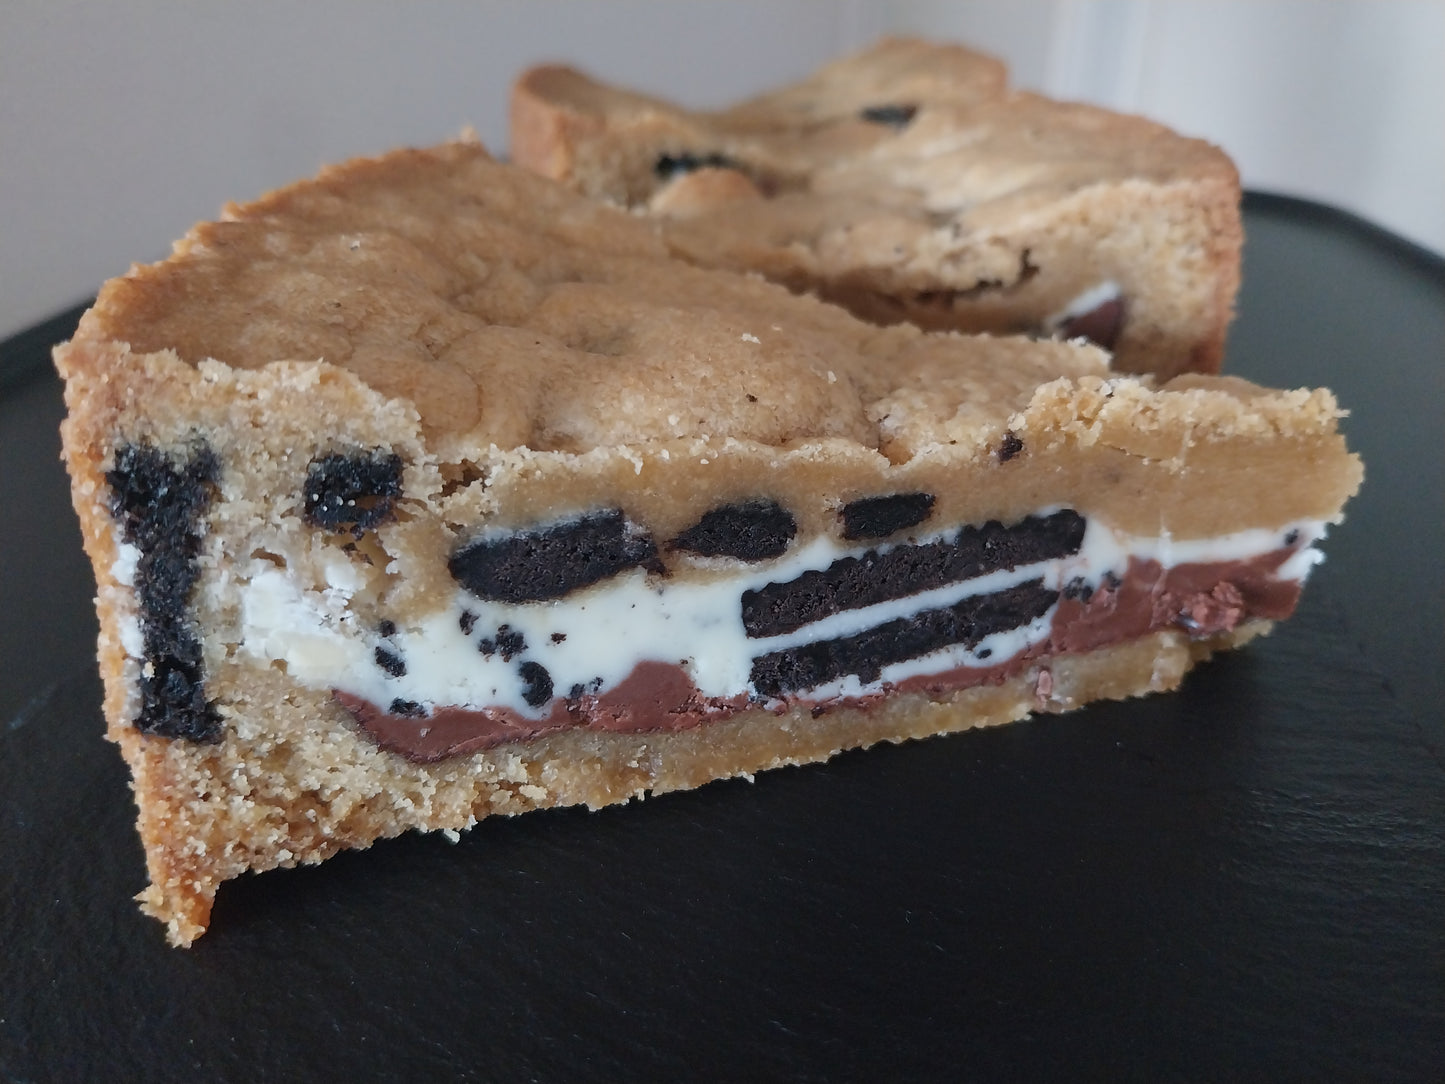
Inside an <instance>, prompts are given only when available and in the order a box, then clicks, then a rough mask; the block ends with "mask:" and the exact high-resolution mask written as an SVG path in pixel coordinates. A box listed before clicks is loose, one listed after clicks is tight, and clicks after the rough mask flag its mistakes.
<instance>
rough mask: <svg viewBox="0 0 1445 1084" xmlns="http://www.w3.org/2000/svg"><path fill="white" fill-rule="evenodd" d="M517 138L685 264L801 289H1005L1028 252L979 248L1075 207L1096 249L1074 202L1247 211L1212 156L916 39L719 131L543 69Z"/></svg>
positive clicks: (964, 53) (525, 79) (835, 67)
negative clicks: (1095, 195)
mask: <svg viewBox="0 0 1445 1084" xmlns="http://www.w3.org/2000/svg"><path fill="white" fill-rule="evenodd" d="M512 132H513V136H512V140H513V143H512V157H513V160H514V161H517V162H519V163H521V164H523V165H527V166H528V167H529V168H532V169H535V170H537V171H538V172H541V173H543V174H545V175H547V176H550V177H554V178H557V179H560V180H564V181H566V182H567V183H569V184H572V185H574V186H576V187H578V188H579V190H581V191H584V192H587V193H588V194H590V195H594V196H600V197H604V198H607V199H611V200H613V201H614V202H617V203H621V204H623V205H626V206H629V207H643V208H646V209H648V210H650V211H652V212H654V213H656V214H659V215H662V216H665V217H667V218H669V219H671V220H672V224H671V229H670V231H669V239H670V240H671V242H672V243H673V245H674V246H675V248H676V250H677V251H678V252H680V253H681V254H684V255H703V254H705V255H706V256H707V262H710V263H712V264H714V265H723V266H737V267H751V268H755V269H758V270H761V271H763V272H764V273H765V274H767V275H768V276H769V277H771V278H774V279H775V280H778V281H782V282H786V283H788V284H789V285H803V284H805V283H807V282H809V281H814V280H817V279H819V278H824V279H829V280H834V281H839V280H841V281H846V280H848V279H849V278H850V277H853V278H857V279H858V280H860V283H862V282H866V284H867V285H868V286H869V287H870V288H873V289H877V290H882V291H888V292H907V291H917V290H924V289H936V288H938V287H940V286H943V287H947V288H955V289H969V288H973V287H977V286H979V285H980V284H989V285H991V286H993V287H998V286H1004V287H1007V286H1008V285H1010V284H1011V283H1013V282H1015V281H1016V280H1018V279H1019V276H1020V274H1026V273H1027V269H1026V268H1025V269H1021V267H1020V260H1019V253H1018V251H1017V249H1016V247H1014V246H1011V245H1004V244H999V245H996V246H992V247H990V246H989V245H988V244H986V243H981V240H982V241H985V242H986V241H987V239H988V237H989V236H990V235H991V234H993V233H996V232H1001V231H1003V230H1005V229H1007V230H1010V231H1012V232H1013V233H1014V234H1015V235H1017V234H1018V233H1019V231H1020V230H1022V231H1023V232H1025V233H1027V231H1028V229H1029V227H1030V223H1031V221H1033V220H1039V219H1040V218H1041V216H1042V215H1043V213H1044V212H1045V211H1049V212H1050V213H1051V214H1052V215H1053V216H1054V217H1055V218H1057V217H1058V213H1059V211H1060V208H1061V207H1063V219H1064V222H1063V228H1066V229H1084V230H1085V231H1087V229H1088V226H1087V224H1086V223H1084V222H1083V221H1082V219H1084V218H1085V217H1087V213H1086V212H1084V211H1082V210H1080V211H1078V212H1077V213H1074V212H1070V211H1069V210H1068V209H1067V204H1068V201H1069V200H1070V198H1071V197H1073V196H1075V195H1077V194H1080V193H1083V192H1085V191H1088V190H1094V191H1102V190H1108V189H1111V188H1119V187H1120V186H1128V185H1139V186H1145V187H1149V188H1154V189H1158V188H1169V187H1171V186H1178V187H1180V188H1182V189H1186V190H1187V189H1213V190H1216V191H1218V192H1222V193H1224V194H1225V195H1226V197H1227V198H1228V199H1237V195H1238V187H1239V181H1238V173H1237V171H1236V170H1235V168H1234V165H1233V163H1232V162H1231V161H1230V160H1229V158H1228V157H1227V156H1226V155H1225V154H1224V153H1223V152H1222V151H1220V150H1219V149H1218V148H1217V147H1214V146H1212V145H1210V144H1208V143H1206V142H1204V141H1202V140H1197V139H1190V138H1186V137H1184V136H1181V135H1178V134H1177V133H1175V132H1173V131H1171V130H1170V129H1168V128H1165V127H1164V126H1163V125H1160V124H1156V123H1154V122H1152V121H1149V120H1146V119H1145V118H1143V117H1137V116H1129V115H1124V114H1119V113H1113V112H1109V111H1107V110H1103V109H1098V108H1095V107H1092V106H1087V105H1081V104H1072V103H1065V102H1057V101H1053V100H1050V99H1047V98H1043V97H1040V96H1039V95H1035V94H1029V93H1024V92H1010V91H1008V90H1006V88H1005V86H1004V74H1003V68H1002V65H1000V64H998V62H997V61H992V60H991V59H990V58H988V57H984V56H982V55H980V54H978V53H974V52H971V51H970V50H967V49H963V48H961V47H959V46H952V45H941V44H933V43H929V42H922V41H914V40H908V39H887V40H885V41H883V42H882V43H880V44H879V45H877V46H875V47H874V48H872V49H869V50H867V51H865V52H862V53H859V54H857V55H855V56H852V57H847V58H844V59H842V60H839V61H836V62H834V63H833V64H830V65H828V66H826V67H824V68H822V69H820V71H819V72H818V73H816V74H815V75H814V76H813V77H811V78H810V79H808V80H805V81H804V82H802V83H799V84H796V85H794V86H792V87H789V88H785V89H784V90H781V91H778V92H776V93H774V94H771V95H764V96H763V97H760V98H757V99H753V100H751V101H749V102H745V103H743V104H742V105H740V106H737V107H735V108H734V109H731V110H726V111H722V112H716V113H707V112H693V111H688V110H684V109H680V108H678V107H676V106H670V105H668V104H666V103H664V102H661V101H658V100H656V99H653V98H648V97H645V96H641V95H634V94H631V93H630V92H627V91H622V90H618V89H616V88H612V87H608V86H605V85H604V84H601V83H598V82H597V81H595V80H592V79H590V78H589V77H587V76H586V75H583V74H582V73H580V72H577V71H574V70H572V69H569V68H563V67H557V66H545V67H539V68H534V69H532V70H531V71H529V72H526V73H524V74H523V75H522V76H521V77H520V78H519V79H518V81H517V83H516V85H515V87H514V89H513V102H512ZM1119 195H1120V198H1121V199H1123V200H1125V201H1127V200H1128V198H1129V194H1128V192H1127V191H1125V190H1123V189H1121V190H1120V192H1119ZM1119 209H1120V210H1124V209H1127V208H1126V206H1125V205H1121V207H1120V208H1119ZM1049 228H1051V229H1058V228H1060V225H1059V223H1058V222H1057V221H1051V222H1050V223H1049Z"/></svg>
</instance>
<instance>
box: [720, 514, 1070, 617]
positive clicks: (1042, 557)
mask: <svg viewBox="0 0 1445 1084" xmlns="http://www.w3.org/2000/svg"><path fill="white" fill-rule="evenodd" d="M1084 527H1085V521H1084V517H1082V516H1081V515H1079V514H1078V513H1077V512H1074V511H1072V510H1069V509H1064V510H1062V511H1059V512H1055V513H1053V514H1052V515H1049V516H1029V517H1028V518H1027V519H1024V520H1021V521H1020V522H1018V523H1015V524H1012V525H1011V526H1004V525H1003V524H1002V523H999V522H998V521H997V520H990V521H989V522H988V523H985V524H983V525H982V526H978V527H973V526H970V527H963V528H960V529H959V531H958V532H957V533H956V534H954V535H953V536H952V537H950V538H943V539H940V540H938V541H936V542H926V543H917V544H912V545H900V546H894V547H892V548H891V549H888V550H869V551H868V552H867V553H864V554H862V555H861V556H858V557H842V558H839V559H838V560H837V561H834V562H833V563H832V564H831V565H829V566H828V567H827V568H825V569H820V570H817V571H812V572H805V573H803V574H802V575H801V576H798V577H797V578H796V579H792V580H788V581H786V582H782V583H776V582H775V583H769V584H765V585H764V586H762V587H760V588H758V589H756V590H753V591H746V592H744V593H743V597H742V617H743V628H744V629H745V630H746V632H747V634H748V635H749V636H751V637H764V636H778V635H781V634H783V633H787V632H792V631H794V630H796V629H800V628H802V627H803V626H804V625H807V624H810V623H812V622H814V621H818V620H820V619H822V618H824V617H827V616H829V615H830V614H835V613H838V612H840V611H842V610H851V609H857V608H859V607H862V606H872V605H874V604H875V603H879V602H887V601H888V600H890V599H897V598H906V597H907V596H909V595H913V594H917V593H918V592H920V591H927V590H931V589H932V588H935V587H943V586H945V585H946V584H950V583H958V582H960V581H962V580H967V579H972V578H973V577H975V576H981V575H983V574H984V573H986V572H994V571H996V570H998V569H1006V568H1017V567H1018V566H1019V565H1026V564H1033V563H1034V562H1035V561H1046V560H1051V559H1053V558H1056V557H1065V556H1068V555H1070V554H1074V553H1077V552H1078V551H1079V546H1080V544H1081V543H1082V542H1083V540H1084Z"/></svg>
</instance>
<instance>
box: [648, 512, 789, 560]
mask: <svg viewBox="0 0 1445 1084" xmlns="http://www.w3.org/2000/svg"><path fill="white" fill-rule="evenodd" d="M797 533H798V523H797V520H795V519H794V518H793V515H792V513H791V512H789V511H788V510H787V509H786V508H784V507H783V506H782V505H780V504H778V503H777V502H775V501H749V502H747V503H745V504H727V505H723V506H722V507H720V508H714V509H712V510H711V511H709V512H705V513H704V514H703V517H702V518H701V519H700V520H698V521H697V522H696V523H694V524H693V525H692V526H691V527H689V528H688V529H687V530H685V531H683V532H682V533H681V534H679V535H678V536H677V537H676V538H674V539H673V540H672V542H671V547H672V548H673V549H679V550H686V551H688V552H689V553H696V554H699V555H700V556H703V557H735V558H737V559H738V560H740V561H765V560H767V559H769V558H771V557H779V556H781V555H782V554H783V553H784V552H785V551H786V550H787V548H788V545H789V544H790V543H791V542H792V541H793V538H794V536H795V535H796V534H797Z"/></svg>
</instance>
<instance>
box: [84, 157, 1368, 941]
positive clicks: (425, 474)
mask: <svg viewBox="0 0 1445 1084" xmlns="http://www.w3.org/2000/svg"><path fill="white" fill-rule="evenodd" d="M56 362H57V365H58V366H59V369H60V371H61V373H62V374H63V375H64V377H65V380H66V399H67V403H68V407H69V416H68V419H67V420H66V422H65V425H64V433H63V436H64V446H65V456H66V462H67V465H68V468H69V471H70V474H71V478H72V481H73V494H74V501H75V506H76V509H77V511H78V512H79V515H80V519H81V523H82V526H83V530H84V538H85V545H86V549H87V552H88V554H89V556H90V558H91V560H92V562H93V564H94V568H95V573H96V579H97V583H98V598H97V606H98V610H99V614H100V619H101V634H100V661H101V671H102V674H103V676H104V679H105V689H106V696H105V712H106V718H107V721H108V727H109V735H110V737H111V738H112V739H113V740H114V741H116V742H117V743H119V745H120V747H121V749H122V751H123V753H124V755H125V758H126V760H127V761H128V763H129V764H130V767H131V770H132V773H133V776H134V781H135V796H136V801H137V805H138V807H139V828H140V834H141V838H142V840H143V842H144V844H145V850H146V857H147V863H148V867H149V872H150V878H151V886H150V887H149V888H148V889H147V890H146V892H145V893H144V894H143V897H142V899H143V904H144V907H145V909H146V910H147V911H148V912H149V913H151V914H153V915H155V916H157V917H159V918H161V919H163V920H164V921H166V922H167V923H168V924H169V929H170V936H171V938H172V940H173V941H175V942H176V943H180V944H188V943H189V942H191V941H192V940H193V939H194V938H195V937H197V936H199V935H200V934H201V933H202V932H203V931H204V929H205V927H206V924H207V921H208V916H209V913H210V909H211V903H212V900H213V898H214V896H215V893H216V891H217V888H218V886H219V885H220V884H221V882H223V881H224V880H226V879H227V878H230V877H234V876H236V875H238V874H239V873H241V872H243V871H245V870H260V869H268V868H271V867H275V866H287V865H294V864H296V863H298V862H314V861H319V860H320V859H323V858H325V857H326V856H328V855H330V854H332V853H334V852H335V851H336V850H338V849H339V848H342V847H357V846H365V845H367V844H368V843H370V842H372V841H373V840H375V839H377V838H380V837H383V836H389V835H394V834H397V833H400V832H403V831H406V830H408V829H429V830H438V829H440V830H447V831H455V830H459V829H463V828H467V827H469V826H471V825H472V824H474V823H475V822H476V821H477V820H478V819H480V818H482V817H485V816H488V815H490V814H493V813H517V812H521V811H524V810H528V809H534V808H538V807H545V806H553V805H561V804H575V803H582V804H586V805H589V806H593V807H596V806H602V805H606V804H608V803H613V802H621V801H625V800H628V799H630V798H634V797H638V796H642V795H646V794H650V793H651V794H656V793H660V792H665V791H671V790H677V789H682V788H687V787H693V786H697V785H699V784H701V783H704V782H706V781H708V780H711V779H717V778H722V777H727V776H735V775H748V774H751V773H754V772H758V771H760V770H763V769H765V768H769V767H773V766H777V765H783V764H797V763H804V762H809V761H816V760H821V759H823V758H826V757H828V756H830V755H832V754H833V753H835V752H837V751H839V750H841V749H846V748H850V747H857V746H863V745H868V744H870V743H873V742H877V741H883V740H888V741H899V740H903V739H907V738H913V737H922V736H925V735H931V734H938V733H943V732H947V731H955V730H963V729H966V728H969V727H973V726H979V725H984V724H990V723H997V722H1003V721H1006V720H1010V719H1016V718H1019V717H1021V716H1024V715H1026V714H1028V713H1030V712H1033V711H1040V710H1045V711H1055V710H1063V709H1067V708H1071V707H1074V706H1077V705H1079V704H1082V703H1084V702H1086V701H1089V700H1091V699H1095V698H1099V697H1123V696H1131V695H1135V694H1139V693H1144V692H1150V691H1156V690H1162V689H1167V688H1170V687H1172V686H1174V685H1175V684H1176V683H1177V682H1178V681H1179V680H1180V678H1181V676H1182V675H1183V673H1184V672H1185V671H1186V670H1187V669H1188V668H1189V667H1190V666H1191V665H1192V664H1193V663H1194V662H1195V661H1197V660H1199V659H1201V658H1203V657H1205V656H1207V655H1208V654H1209V653H1211V652H1212V651H1215V650H1217V649H1220V648H1223V647H1230V646H1233V645H1235V644H1238V643H1240V642H1242V641H1243V640H1245V639H1247V638H1249V637H1250V636H1253V635H1255V634H1256V633H1258V632H1260V631H1262V630H1264V629H1265V628H1267V627H1268V624H1269V622H1271V621H1273V620H1276V619H1278V618H1281V617H1284V616H1286V615H1287V614H1288V613H1289V612H1290V610H1291V608H1292V607H1293V605H1294V602H1295V598H1296V596H1297V594H1298V592H1299V590H1300V586H1301V584H1302V583H1303V582H1304V580H1305V578H1306V576H1307V574H1308V572H1309V570H1310V568H1311V566H1312V564H1313V563H1314V562H1315V561H1316V560H1317V559H1318V556H1319V554H1318V550H1317V548H1316V546H1317V543H1318V541H1319V539H1320V537H1321V536H1322V534H1323V532H1324V530H1325V527H1326V525H1327V524H1328V523H1330V522H1332V521H1335V520H1337V519H1338V518H1339V516H1340V512H1341V507H1342V505H1343V503H1344V501H1345V500H1346V498H1347V497H1348V496H1349V494H1350V493H1352V492H1353V490H1354V489H1355V487H1356V485H1357V484H1358V481H1359V478H1360V466H1359V463H1358V461H1357V460H1356V459H1355V457H1354V456H1352V455H1351V454H1349V453H1348V452H1347V450H1346V449H1345V446H1344V443H1343V441H1342V439H1341V437H1340V435H1339V433H1338V426H1337V419H1338V416H1339V411H1338V409H1337V408H1336V405H1335V403H1334V400H1333V399H1332V398H1331V396H1330V395H1329V393H1328V392H1325V391H1304V390H1301V391H1289V392H1277V391H1269V390H1266V389H1262V388H1258V387H1255V386H1253V385H1251V384H1248V383H1245V382H1243V381H1240V380H1234V379H1225V378H1217V377H1207V376H1186V377H1181V378H1178V379H1175V380H1172V381H1170V382H1168V383H1166V384H1162V385H1157V386H1156V384H1155V383H1154V382H1153V380H1152V378H1139V377H1132V376H1125V375H1119V374H1116V373H1114V372H1112V371H1111V369H1110V367H1109V359H1108V356H1107V354H1105V353H1104V352H1103V351H1101V350H1099V349H1097V348H1094V347H1092V346H1088V345H1083V344H1079V343H1067V342H1049V341H1045V342H1036V341H1031V340H1028V339H1023V338H993V337H989V336H979V337H962V336H957V335H941V334H929V333H925V332H922V331H920V330H918V329H917V328H914V327H911V326H907V325H898V326H891V327H877V326H874V325H870V324H867V323H864V322H861V321H858V320H856V319H855V318H853V317H852V316H850V315H849V314H847V313H846V312H844V311H843V310H841V309H839V308H835V307H833V306H831V305H827V304H824V303H822V302H820V301H817V300H814V299H811V298H807V297H799V296H796V295H794V294H792V293H790V292H789V291H787V290H786V289H784V288H782V287H780V286H777V285H774V284H771V283H768V282H765V281H763V280H761V279H758V278H756V277H749V276H742V275H734V274H731V273H728V272H723V271H712V270H704V269H701V268H698V267H695V266H693V265H691V264H688V263H686V262H681V261H678V260H676V259H674V258H672V257H671V256H670V255H669V253H668V250H667V246H666V245H665V243H664V242H663V241H662V240H660V239H659V237H658V236H657V234H656V232H655V231H654V230H653V229H652V228H651V227H650V226H649V224H648V223H646V222H645V221H641V220H639V219H637V218H635V217H634V216H631V215H629V214H627V213H625V212H623V211H620V210H618V209H616V208H613V207H609V206H606V205H603V204H600V203H594V202H592V201H589V200H586V199H584V198H582V197H580V196H578V195H576V194H574V193H572V192H571V191H569V190H567V189H566V188H564V187H563V186H560V185H557V184H555V183H553V182H550V181H547V180H544V179H542V178H539V177H537V176H535V175H534V174H531V173H528V172H526V171H524V170H521V169H518V168H515V167H511V166H507V165H502V164H498V163H497V162H495V161H493V160H492V159H491V158H489V157H488V156H487V154H486V153H485V152H484V151H483V150H482V148H481V147H480V146H478V145H477V144H475V143H470V142H465V141H462V142H457V143H453V144H448V145H445V146H442V147H438V148H435V149H432V150H422V151H400V152H396V153H393V154H390V155H387V156H385V157H383V158H379V159H373V160H358V161H354V162H350V163H347V164H345V165H342V166H339V167H336V168H333V169H328V170H326V171H325V172H323V173H322V174H321V175H320V176H319V177H318V178H316V179H314V180H310V181H305V182H301V183H299V184H296V185H293V186H291V187H288V188H285V189H282V190H280V191H277V192H274V193H272V194H270V195H268V196H266V197H264V198H262V199H261V200H259V201H257V202H254V203H251V204H248V205H244V206H230V207H228V208H226V210H225V212H224V214H223V216H222V218H221V219H220V220H219V221H217V222H213V223H207V224H203V225H200V226H198V227H196V228H195V229H194V230H193V231H192V232H191V233H190V234H189V235H188V236H187V237H186V238H185V239H184V240H182V241H180V242H179V243H178V244H177V245H176V248H175V252H174V254H173V255H172V256H171V257H170V258H169V259H167V260H165V261H163V262H161V263H159V264H155V265H151V266H145V267H135V268H133V269H132V270H131V271H130V272H129V273H128V274H126V275H124V276H122V277H120V278H117V279H115V280H112V281H111V282H109V283H107V284H106V285H105V287H104V289H103V290H102V291H101V293H100V296H99V298H98V299H97V301H96V304H95V306H94V307H93V308H92V309H91V310H90V311H89V312H88V313H87V314H86V316H85V317H84V318H83V319H82V321H81V324H80V328H79V330H78V331H77V333H76V336H75V338H74V339H73V340H72V341H71V342H69V343H67V344H64V345H62V346H61V347H59V348H57V351H56Z"/></svg>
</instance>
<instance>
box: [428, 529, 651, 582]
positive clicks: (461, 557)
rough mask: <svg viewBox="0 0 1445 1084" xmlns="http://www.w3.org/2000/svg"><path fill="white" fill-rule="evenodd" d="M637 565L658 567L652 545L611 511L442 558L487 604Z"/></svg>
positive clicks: (595, 578)
mask: <svg viewBox="0 0 1445 1084" xmlns="http://www.w3.org/2000/svg"><path fill="white" fill-rule="evenodd" d="M639 566H647V567H649V568H652V569H657V570H660V566H658V564H657V546H656V544H655V543H654V542H653V541H652V538H651V536H650V535H648V534H647V533H646V532H645V531H642V530H641V529H639V528H637V527H636V526H634V525H633V524H631V523H629V522H628V521H627V519H626V517H625V516H623V514H622V512H621V511H620V510H617V509H610V510H608V511H605V512H595V513H593V514H592V515H588V516H583V517H582V518H581V519H574V520H569V521H567V522H565V523H558V524H554V525H553V526H551V527H548V528H546V529H544V530H541V531H517V532H515V533H512V534H507V535H501V536H499V537H496V538H487V539H483V540H481V541H478V542H473V543H472V544H471V545H469V546H464V547H462V548H461V549H459V550H457V552H456V553H454V554H452V557H451V560H450V561H448V562H447V568H448V569H449V570H450V571H451V574H452V576H453V577H454V578H455V579H456V581H457V582H458V583H459V584H461V585H462V586H463V587H465V588H466V589H467V590H468V591H470V592H471V593H472V594H474V595H476V596H477V597H478V598H483V599H487V600H489V601H493V602H538V601H541V600H543V599H549V598H561V597H562V596H563V595H565V594H567V593H568V592H571V591H575V590H577V589H578V588H581V587H586V586H588V585H589V584H594V583H596V582H597V581H598V580H605V579H607V578H608V577H609V576H615V575H617V574H618V573H619V572H625V571H626V570H627V569H629V568H637V567H639Z"/></svg>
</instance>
